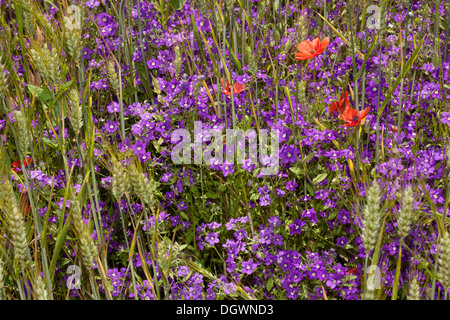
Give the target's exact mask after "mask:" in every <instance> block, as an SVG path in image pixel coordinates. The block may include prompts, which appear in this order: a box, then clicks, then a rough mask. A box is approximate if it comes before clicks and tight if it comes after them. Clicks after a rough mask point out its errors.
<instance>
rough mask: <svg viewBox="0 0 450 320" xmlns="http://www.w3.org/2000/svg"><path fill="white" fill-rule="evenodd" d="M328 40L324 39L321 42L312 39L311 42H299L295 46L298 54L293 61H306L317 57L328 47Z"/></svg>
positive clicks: (317, 39)
mask: <svg viewBox="0 0 450 320" xmlns="http://www.w3.org/2000/svg"><path fill="white" fill-rule="evenodd" d="M328 43H329V39H328V37H326V38H325V39H323V40H322V41H320V40H319V38H316V39H314V40H313V41H312V42H311V41H309V40H305V41H302V42H300V44H299V45H298V46H297V50H298V52H297V53H296V54H295V59H297V60H308V59H312V58H314V57H315V56H318V55H319V54H321V53H322V52H323V50H325V48H326V47H328Z"/></svg>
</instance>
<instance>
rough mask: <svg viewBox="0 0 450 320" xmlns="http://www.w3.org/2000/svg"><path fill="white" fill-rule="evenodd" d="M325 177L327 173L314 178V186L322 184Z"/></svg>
mask: <svg viewBox="0 0 450 320" xmlns="http://www.w3.org/2000/svg"><path fill="white" fill-rule="evenodd" d="M326 177H327V173H326V172H324V173H321V174H319V175H318V176H317V177H315V178H314V179H313V182H314V184H318V183H319V182H322V181H323V180H324V179H325V178H326Z"/></svg>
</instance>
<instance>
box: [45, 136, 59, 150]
mask: <svg viewBox="0 0 450 320" xmlns="http://www.w3.org/2000/svg"><path fill="white" fill-rule="evenodd" d="M42 141H43V142H44V143H45V144H46V145H48V146H49V147H52V148H53V149H58V144H57V143H56V142H54V141H52V140H50V139H47V138H44V137H42Z"/></svg>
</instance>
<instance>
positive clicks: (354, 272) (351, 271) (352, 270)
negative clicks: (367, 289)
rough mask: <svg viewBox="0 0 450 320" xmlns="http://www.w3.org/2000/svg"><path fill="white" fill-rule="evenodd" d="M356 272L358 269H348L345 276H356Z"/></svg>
mask: <svg viewBox="0 0 450 320" xmlns="http://www.w3.org/2000/svg"><path fill="white" fill-rule="evenodd" d="M357 272H358V269H356V268H351V269H349V270H348V271H347V274H346V275H347V276H348V275H351V274H356V273H357Z"/></svg>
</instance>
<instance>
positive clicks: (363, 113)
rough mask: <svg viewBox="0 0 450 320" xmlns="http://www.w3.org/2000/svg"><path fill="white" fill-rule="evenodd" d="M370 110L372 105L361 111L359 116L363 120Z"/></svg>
mask: <svg viewBox="0 0 450 320" xmlns="http://www.w3.org/2000/svg"><path fill="white" fill-rule="evenodd" d="M369 111H370V107H367V108H365V109H364V110H362V111H361V112H360V113H359V118H360V119H361V120H362V119H364V118H365V117H366V116H367V115H368V114H369Z"/></svg>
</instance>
